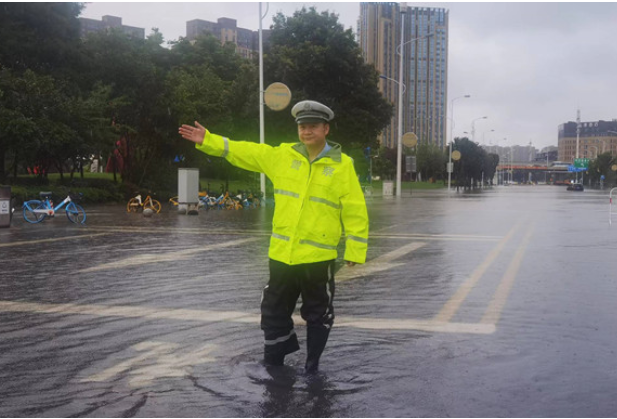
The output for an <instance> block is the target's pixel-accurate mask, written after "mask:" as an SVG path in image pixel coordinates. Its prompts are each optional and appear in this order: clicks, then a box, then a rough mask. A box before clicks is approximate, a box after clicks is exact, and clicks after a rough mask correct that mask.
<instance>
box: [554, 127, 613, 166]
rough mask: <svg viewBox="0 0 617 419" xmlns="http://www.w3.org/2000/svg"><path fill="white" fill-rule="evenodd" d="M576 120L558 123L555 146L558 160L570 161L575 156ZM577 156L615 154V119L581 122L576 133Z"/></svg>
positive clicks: (588, 156)
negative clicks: (577, 138)
mask: <svg viewBox="0 0 617 419" xmlns="http://www.w3.org/2000/svg"><path fill="white" fill-rule="evenodd" d="M576 130H577V123H576V122H572V121H570V122H566V123H564V124H561V125H559V135H558V139H557V146H558V147H559V154H558V157H559V161H566V162H572V161H574V158H575V157H576ZM578 137H579V140H578V157H579V158H581V159H583V158H595V157H596V156H597V155H598V154H602V153H606V152H610V153H611V155H612V156H617V119H613V120H612V121H594V122H581V123H580V131H579V134H578Z"/></svg>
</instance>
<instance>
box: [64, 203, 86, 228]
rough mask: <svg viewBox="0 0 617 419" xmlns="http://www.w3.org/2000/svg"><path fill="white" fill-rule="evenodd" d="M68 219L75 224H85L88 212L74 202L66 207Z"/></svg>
mask: <svg viewBox="0 0 617 419" xmlns="http://www.w3.org/2000/svg"><path fill="white" fill-rule="evenodd" d="M66 218H68V219H69V221H70V222H72V223H75V224H84V223H85V222H86V211H84V209H83V208H82V207H81V205H77V204H76V203H74V202H71V203H69V204H68V205H67V206H66Z"/></svg>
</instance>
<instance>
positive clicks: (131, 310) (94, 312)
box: [0, 300, 495, 334]
mask: <svg viewBox="0 0 617 419" xmlns="http://www.w3.org/2000/svg"><path fill="white" fill-rule="evenodd" d="M0 312H19V313H45V314H75V315H91V316H101V317H129V318H156V319H162V320H181V321H195V322H201V323H213V322H230V323H244V324H254V325H258V324H259V322H260V315H259V314H256V313H244V312H239V311H206V310H186V309H155V308H152V307H143V306H104V305H93V304H89V305H77V304H43V303H25V302H17V301H2V300H0ZM294 323H295V324H298V325H303V324H305V323H304V320H302V318H301V317H299V316H297V315H295V316H294ZM335 327H352V328H358V329H366V330H420V331H427V332H442V333H470V334H490V333H493V332H494V331H495V325H494V324H474V323H449V322H439V321H435V320H417V319H376V318H368V317H353V316H341V317H337V319H336V321H335Z"/></svg>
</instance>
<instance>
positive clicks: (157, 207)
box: [144, 199, 161, 214]
mask: <svg viewBox="0 0 617 419" xmlns="http://www.w3.org/2000/svg"><path fill="white" fill-rule="evenodd" d="M144 208H150V209H152V210H153V211H156V213H157V214H158V213H159V212H161V203H160V202H159V201H157V200H156V199H151V200H149V201H148V202H146V204H145V205H144Z"/></svg>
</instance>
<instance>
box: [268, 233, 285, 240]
mask: <svg viewBox="0 0 617 419" xmlns="http://www.w3.org/2000/svg"><path fill="white" fill-rule="evenodd" d="M272 237H274V238H275V239H279V240H285V241H286V242H288V241H289V237H287V236H283V235H281V234H276V233H272Z"/></svg>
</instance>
